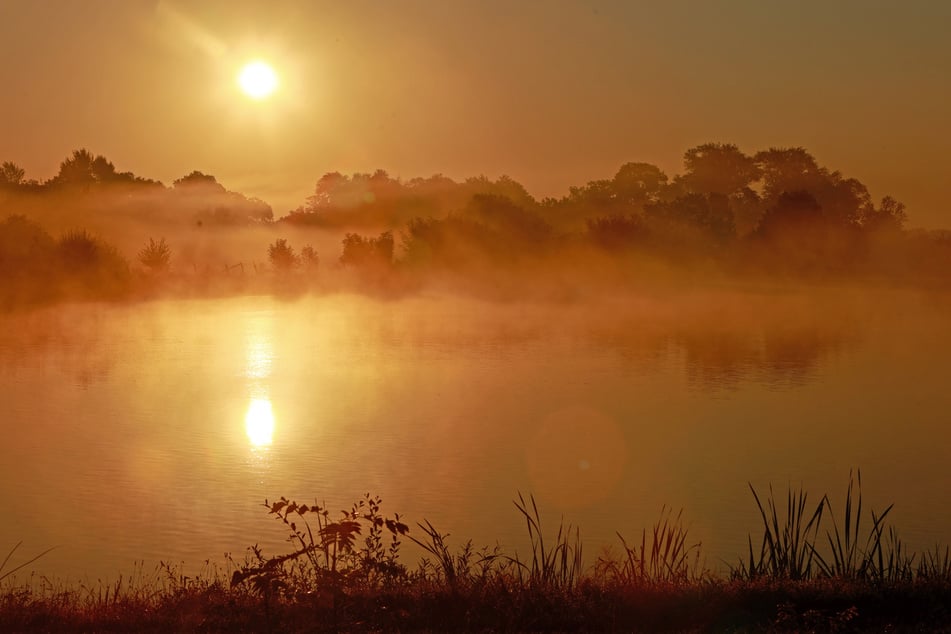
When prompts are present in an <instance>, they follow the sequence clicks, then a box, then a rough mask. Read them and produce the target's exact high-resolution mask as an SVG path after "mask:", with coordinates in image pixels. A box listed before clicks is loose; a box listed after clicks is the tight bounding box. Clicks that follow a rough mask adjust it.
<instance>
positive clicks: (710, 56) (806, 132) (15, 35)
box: [0, 0, 951, 227]
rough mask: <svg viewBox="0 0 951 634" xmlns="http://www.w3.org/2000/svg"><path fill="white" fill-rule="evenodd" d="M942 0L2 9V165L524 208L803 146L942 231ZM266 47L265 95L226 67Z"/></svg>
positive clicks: (949, 143)
mask: <svg viewBox="0 0 951 634" xmlns="http://www.w3.org/2000/svg"><path fill="white" fill-rule="evenodd" d="M949 31H951V2H927V1H925V0H918V1H908V2H879V1H876V0H866V1H853V0H839V1H836V2H827V1H821V2H820V1H811V0H809V1H797V2H763V1H762V0H735V1H726V0H724V1H720V2H705V1H701V0H696V1H690V2H677V1H673V2H653V1H650V2H648V1H645V2H640V1H637V0H624V1H619V2H606V1H605V2H599V1H589V2H580V1H578V2H568V1H556V0H551V1H541V0H539V1H533V0H524V1H514V0H513V1H511V2H495V1H490V0H486V1H480V2H475V1H473V2H463V1H454V0H432V1H429V0H415V1H409V0H407V1H397V0H394V1H389V2H383V1H379V2H370V1H364V0H356V1H347V2H342V1H339V0H337V1H333V2H319V1H316V0H315V1H308V0H298V1H290V0H288V1H284V2H281V1H278V0H272V1H251V0H228V1H221V2H211V1H208V2H182V1H178V2H175V1H171V0H160V1H156V0H84V1H82V2H74V1H70V0H35V1H29V2H28V1H18V0H0V56H2V59H3V60H4V61H3V63H2V64H0V91H2V93H0V161H4V160H12V161H14V162H16V163H18V164H19V165H21V166H22V167H24V168H25V169H26V171H27V177H28V178H36V179H39V180H44V179H46V178H49V177H51V176H52V175H54V174H55V173H56V171H57V168H58V165H59V162H60V161H61V160H62V159H63V158H65V157H66V156H67V154H69V153H70V152H71V151H72V150H74V149H77V148H79V147H87V148H88V149H89V150H91V151H92V152H94V153H97V154H103V155H105V156H106V157H107V158H108V159H110V160H111V161H112V162H113V163H115V165H116V167H117V169H119V170H120V171H132V172H134V173H136V174H137V175H140V176H145V177H150V178H157V179H160V180H162V181H163V182H165V183H166V184H169V183H171V181H172V180H174V179H175V178H178V177H180V176H182V175H184V174H186V173H188V172H190V171H192V170H196V169H197V170H201V171H204V172H206V173H210V174H213V175H215V176H216V177H217V178H218V180H219V181H221V182H222V183H223V184H224V185H225V186H227V187H228V188H230V189H236V190H239V191H242V192H244V193H247V194H249V195H256V196H260V197H261V198H264V199H265V200H267V201H268V202H270V203H271V204H272V205H273V206H274V208H275V213H276V214H277V215H282V214H283V213H285V212H286V211H287V210H289V209H290V208H292V207H295V206H297V205H298V204H300V203H301V202H303V199H304V197H305V196H307V195H308V194H309V193H310V192H311V191H312V190H313V186H314V183H315V182H316V180H317V178H319V176H320V175H321V174H323V173H324V172H327V171H332V170H339V171H342V172H353V171H372V170H374V169H376V168H383V169H386V170H387V171H388V172H390V174H391V175H393V176H400V177H403V178H412V177H414V176H428V175H431V174H433V173H436V172H439V173H443V174H445V175H447V176H450V177H453V178H464V177H467V176H475V175H479V174H485V175H486V176H489V177H493V178H494V177H497V176H499V175H501V174H508V175H510V176H511V177H513V178H515V179H516V180H518V181H520V182H522V183H523V184H524V185H525V186H526V187H527V188H528V190H529V191H530V192H531V193H533V194H534V195H536V196H538V197H542V196H549V195H553V196H561V195H563V194H565V193H567V188H568V186H569V185H580V184H583V183H585V182H587V181H588V180H592V179H596V178H605V177H611V176H612V175H613V174H614V172H615V171H616V170H617V168H618V167H619V166H620V165H621V164H622V163H624V162H627V161H645V162H650V163H654V164H657V165H659V166H660V167H661V168H662V169H664V170H665V171H667V173H668V175H670V176H672V175H673V174H676V173H678V172H680V171H681V158H682V155H683V152H684V150H686V149H687V148H689V147H692V146H695V145H698V144H700V143H704V142H708V141H718V142H732V143H736V144H738V145H739V146H740V147H741V149H743V150H745V151H747V152H750V153H752V152H755V151H757V150H760V149H766V148H767V147H770V146H799V145H801V146H804V147H806V148H807V149H808V150H810V151H811V152H812V153H813V154H814V155H815V156H816V157H817V158H818V160H819V162H820V163H821V164H823V165H826V166H828V167H830V168H833V169H839V170H841V171H842V172H843V173H844V174H845V175H846V176H849V177H854V178H858V179H859V180H861V181H862V182H864V183H865V184H866V185H867V186H868V187H869V189H870V190H871V193H872V195H873V197H875V198H876V199H878V198H881V197H882V196H884V195H885V194H891V195H893V196H895V197H896V198H898V199H899V200H902V201H903V202H905V203H907V204H908V207H909V215H910V218H911V225H912V226H928V227H951V209H949V205H948V204H947V202H946V198H947V193H946V189H947V188H946V182H947V181H948V178H949V176H951V117H949V114H948V113H949V112H951V37H948V33H949ZM252 58H263V59H266V60H268V61H270V63H271V64H272V65H273V67H274V68H275V70H276V71H277V73H278V75H279V77H280V88H279V90H278V92H277V93H275V95H274V96H273V97H272V98H270V99H265V100H261V101H253V100H250V99H247V98H246V97H245V96H243V95H242V94H241V92H240V90H239V89H238V87H237V84H236V81H235V76H236V74H237V72H238V70H239V68H240V66H241V64H242V63H244V62H246V61H247V60H249V59H252Z"/></svg>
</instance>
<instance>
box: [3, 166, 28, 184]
mask: <svg viewBox="0 0 951 634" xmlns="http://www.w3.org/2000/svg"><path fill="white" fill-rule="evenodd" d="M25 176H26V171H25V170H24V169H23V168H22V167H20V166H19V165H17V164H16V163H13V162H11V161H4V163H3V165H0V187H3V186H10V187H16V186H17V185H20V184H21V183H23V179H24V177H25Z"/></svg>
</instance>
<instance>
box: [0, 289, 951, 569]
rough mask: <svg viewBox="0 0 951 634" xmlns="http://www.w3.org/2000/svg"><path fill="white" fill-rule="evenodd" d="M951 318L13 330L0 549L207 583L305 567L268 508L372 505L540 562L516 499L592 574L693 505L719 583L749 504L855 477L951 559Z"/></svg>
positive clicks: (246, 309) (731, 315)
mask: <svg viewBox="0 0 951 634" xmlns="http://www.w3.org/2000/svg"><path fill="white" fill-rule="evenodd" d="M949 317H951V298H949V296H948V295H947V294H937V293H925V292H911V291H895V290H883V289H880V290H874V291H869V290H866V291H861V290H850V289H843V288H825V289H808V290H807V289H796V288H784V289H774V288H747V289H727V288H724V289H717V288H711V289H706V290H685V289H681V290H668V291H653V292H646V291H645V292H644V293H643V294H635V293H632V294H630V295H627V296H624V297H602V298H599V299H596V300H590V301H586V302H584V303H583V304H582V303H577V304H572V303H568V302H550V303H545V302H511V301H510V302H491V301H487V300H478V299H464V298H456V297H439V296H431V297H428V296H416V297H410V298H403V299H389V300H382V299H372V298H368V297H362V296H357V295H346V294H339V295H327V296H321V297H304V298H300V299H297V300H294V301H290V300H283V299H278V298H273V297H269V296H264V297H237V298H227V299H205V300H199V299H195V300H174V301H156V302H151V303H139V304H132V305H106V304H87V305H69V306H58V307H53V308H46V309H41V310H35V311H32V312H19V313H13V314H7V315H0V327H2V332H0V402H2V410H0V411H2V422H0V424H2V426H3V439H2V442H0V475H2V480H0V482H2V485H0V509H2V511H0V512H2V517H3V521H2V523H0V551H2V552H0V554H3V555H5V554H6V552H7V551H8V550H9V548H12V546H13V545H14V544H16V543H17V542H18V541H20V540H22V541H23V542H24V545H23V547H21V548H22V549H21V551H19V552H18V553H17V555H16V556H15V558H14V560H13V561H12V563H13V564H16V563H17V562H18V561H22V560H24V559H25V558H26V556H27V555H29V554H35V553H38V552H40V551H42V550H44V549H46V548H49V547H51V546H55V547H56V549H55V550H54V551H52V552H51V553H49V554H48V555H46V556H45V557H43V558H42V559H40V560H39V561H37V562H36V564H35V565H33V566H31V568H32V569H34V570H35V571H36V572H37V574H48V575H55V576H57V577H58V578H66V579H72V580H83V579H89V580H96V579H99V578H102V579H106V578H115V577H117V576H118V575H119V574H120V573H124V574H129V573H130V572H131V571H132V570H133V569H134V568H135V567H136V566H137V565H141V566H144V568H145V569H146V570H151V569H152V567H154V565H155V564H156V563H157V562H158V561H167V562H173V563H179V562H184V565H185V569H186V570H198V569H199V568H200V567H201V565H202V564H203V562H205V561H206V560H211V561H212V562H215V563H219V564H220V563H222V562H223V555H224V553H226V552H230V553H232V554H234V555H235V557H236V558H239V559H240V558H242V557H243V553H244V549H245V548H246V547H247V546H249V545H251V544H254V543H258V544H261V545H262V546H264V547H265V549H266V551H267V552H269V553H273V554H277V553H278V552H286V551H287V549H288V546H287V544H285V543H284V542H283V538H284V537H285V536H286V535H285V533H284V532H283V531H282V530H281V529H282V526H281V525H280V524H279V523H278V522H277V521H276V520H274V519H273V518H270V517H268V515H267V513H266V511H265V509H264V507H263V506H262V504H263V502H264V500H265V498H267V499H269V500H273V499H275V498H278V497H280V496H282V495H284V496H287V497H289V498H292V499H297V500H298V501H300V502H307V503H310V502H313V501H314V500H315V499H316V500H317V501H318V502H323V503H326V505H327V506H328V507H330V508H331V509H344V508H349V506H350V505H351V504H352V503H353V502H355V501H356V500H358V499H359V498H360V497H362V495H363V494H364V493H367V492H369V493H371V494H374V495H379V496H380V497H382V498H383V511H384V512H385V513H387V514H390V513H392V512H394V511H395V512H399V513H400V514H401V516H402V517H403V518H404V520H406V521H407V523H408V524H410V526H411V527H415V523H416V522H417V521H422V520H423V519H428V520H429V521H431V522H432V523H433V524H434V525H435V526H436V528H437V529H439V530H440V531H442V532H448V533H450V534H451V537H450V538H449V542H450V543H451V544H459V543H461V542H462V541H464V540H465V539H469V538H471V539H473V541H474V542H475V544H476V545H492V544H495V543H496V542H500V543H501V544H502V545H503V546H504V547H505V548H507V549H508V550H510V551H511V550H512V549H515V548H518V549H520V550H524V549H525V548H526V544H527V542H526V537H525V526H524V521H523V520H522V518H521V517H520V516H519V515H518V512H517V511H516V509H515V507H514V506H513V504H512V500H513V499H515V498H516V496H517V494H518V492H522V493H523V494H525V495H526V496H527V495H528V494H529V493H532V494H534V495H535V497H536V500H537V501H538V504H539V508H540V509H541V512H542V517H543V520H544V521H545V522H546V523H547V526H548V528H549V529H552V530H553V529H554V528H555V527H556V525H557V523H558V521H559V519H560V518H562V517H563V518H564V520H565V522H566V523H571V524H572V525H576V526H580V529H581V535H582V539H583V540H584V542H585V559H586V561H587V562H588V563H591V562H592V561H593V560H594V559H595V558H596V557H597V555H598V554H599V553H600V552H601V549H602V548H603V547H605V546H606V545H607V544H612V543H613V544H616V543H617V538H616V536H615V531H618V532H620V533H622V534H623V535H624V536H625V537H626V538H628V540H629V541H630V540H631V539H633V538H634V537H635V536H639V534H640V530H641V529H642V528H644V527H649V526H650V525H651V524H652V523H653V522H654V521H655V520H656V519H657V518H658V517H659V516H660V512H661V509H662V507H663V506H664V505H666V506H668V507H672V508H673V509H674V510H675V511H676V510H679V509H681V508H682V509H683V516H684V518H685V520H686V522H687V523H688V525H689V527H690V528H689V530H690V534H691V535H692V536H693V537H694V539H695V540H702V542H703V553H704V555H705V560H706V564H707V566H709V567H711V568H719V569H721V570H722V569H724V568H725V564H724V561H726V562H729V563H733V562H735V561H736V558H737V556H739V555H740V554H742V553H743V552H745V549H746V536H747V533H748V532H750V531H753V532H754V540H755V539H757V538H758V537H759V528H758V524H757V522H758V511H757V510H756V506H755V504H754V502H753V498H752V495H751V493H750V491H749V488H748V486H747V483H752V484H753V485H754V486H755V487H756V488H757V490H759V491H765V490H766V488H767V487H768V485H769V484H772V485H773V487H774V488H775V489H776V490H777V492H778V493H779V494H780V495H781V496H783V497H784V496H785V490H786V486H787V484H789V483H792V484H793V485H795V486H800V485H801V486H803V487H804V488H805V489H806V490H807V491H808V492H809V493H810V499H812V500H814V501H818V499H819V498H820V497H821V495H822V494H823V493H829V494H830V495H831V497H832V500H833V503H834V504H835V507H834V510H835V511H836V512H837V513H838V515H839V516H841V503H842V501H843V499H844V493H845V488H846V485H847V483H848V478H849V473H850V469H851V468H861V470H862V476H863V490H864V492H865V503H866V505H867V506H868V505H870V506H872V507H875V508H877V509H883V508H884V507H885V506H887V504H889V503H892V502H894V503H895V509H894V510H893V511H892V514H891V515H890V517H891V519H892V520H893V522H894V524H895V525H896V526H897V527H898V529H899V531H900V533H901V535H902V537H903V538H904V540H905V541H906V542H907V544H908V545H909V546H911V547H912V548H914V549H921V548H927V547H929V546H931V545H934V544H935V543H936V542H938V541H940V542H942V543H948V542H949V541H951V507H949V506H948V505H947V504H946V501H947V499H948V495H949V492H951V470H949V469H948V468H947V464H948V454H949V451H951V449H949V436H951V432H949V430H948V424H949V422H951V389H949V388H948V380H949V377H951V329H949V328H948V324H949V323H951V321H949ZM416 532H417V533H418V532H420V531H418V530H417V531H416ZM404 557H406V559H407V560H408V561H412V562H415V551H413V550H412V549H409V548H407V549H406V551H405V553H404ZM136 562H144V563H143V564H137V563H136ZM20 576H21V577H22V576H23V575H22V574H21V575H20Z"/></svg>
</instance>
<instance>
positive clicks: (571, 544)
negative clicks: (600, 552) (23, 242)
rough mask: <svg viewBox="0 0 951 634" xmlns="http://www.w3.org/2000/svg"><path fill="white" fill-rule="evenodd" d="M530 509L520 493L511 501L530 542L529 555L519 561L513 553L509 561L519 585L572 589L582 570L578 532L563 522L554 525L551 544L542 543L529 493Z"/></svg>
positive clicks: (542, 534)
mask: <svg viewBox="0 0 951 634" xmlns="http://www.w3.org/2000/svg"><path fill="white" fill-rule="evenodd" d="M528 499H529V502H531V508H529V505H528V504H527V503H526V502H525V498H524V497H522V494H521V493H519V494H518V501H514V504H515V508H517V509H518V511H519V513H521V515H522V517H523V518H525V526H526V528H527V529H528V538H529V540H530V542H531V545H532V558H531V560H528V559H526V560H525V561H522V560H521V558H520V557H519V556H518V553H516V554H515V557H510V558H509V560H510V561H511V562H512V563H514V564H515V567H516V573H517V578H518V581H519V583H520V584H522V585H524V584H528V585H529V586H530V587H532V588H550V589H558V590H566V589H570V588H572V587H573V586H574V585H575V583H576V581H577V580H578V577H579V575H580V574H581V571H582V546H581V533H580V531H579V530H578V529H577V528H574V529H572V527H571V525H570V524H569V525H567V526H566V525H565V523H564V521H562V522H561V523H559V524H558V532H557V533H556V534H555V540H554V543H553V544H552V543H551V542H549V545H548V546H547V547H546V546H545V533H544V531H542V526H541V524H542V523H541V516H540V515H539V513H538V505H537V504H535V496H533V495H529V497H528Z"/></svg>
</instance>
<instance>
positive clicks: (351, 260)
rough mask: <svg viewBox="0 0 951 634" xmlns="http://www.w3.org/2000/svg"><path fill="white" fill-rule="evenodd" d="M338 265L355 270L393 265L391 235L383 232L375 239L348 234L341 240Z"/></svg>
mask: <svg viewBox="0 0 951 634" xmlns="http://www.w3.org/2000/svg"><path fill="white" fill-rule="evenodd" d="M340 263H341V264H343V265H344V266H352V267H357V268H367V267H370V268H381V267H389V266H390V265H392V263H393V233H392V232H390V231H384V232H383V233H381V234H380V235H379V236H378V237H376V238H365V237H363V236H361V235H359V234H356V233H348V234H347V235H346V236H345V237H344V239H343V253H341V255H340Z"/></svg>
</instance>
